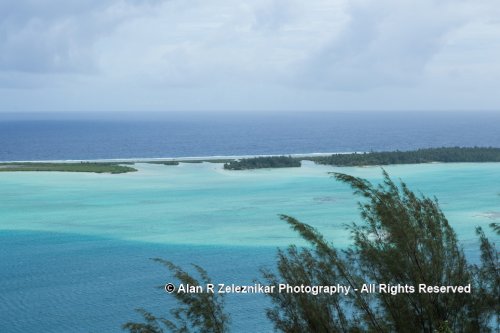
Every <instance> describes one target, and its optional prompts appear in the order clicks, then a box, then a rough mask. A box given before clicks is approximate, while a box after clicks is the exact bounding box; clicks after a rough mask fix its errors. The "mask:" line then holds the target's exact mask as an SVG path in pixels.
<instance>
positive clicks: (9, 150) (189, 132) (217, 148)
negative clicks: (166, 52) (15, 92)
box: [0, 112, 500, 161]
mask: <svg viewBox="0 0 500 333" xmlns="http://www.w3.org/2000/svg"><path fill="white" fill-rule="evenodd" d="M499 125H500V113H493V112H333V113H326V112H302V113H299V112H294V113H286V112H275V113H165V114H152V113H144V114H140V113H136V114H113V113H102V114H97V113H93V114H31V115H30V114H28V115H19V114H18V115H15V114H0V161H13V160H14V161H18V160H81V159H114V158H118V159H121V158H149V157H190V156H230V155H260V154H297V153H299V154H300V153H328V152H352V151H371V150H374V151H381V150H395V149H400V150H408V149H415V148H425V147H439V146H496V147H498V146H500V131H499V130H498V127H499Z"/></svg>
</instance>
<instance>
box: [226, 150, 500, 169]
mask: <svg viewBox="0 0 500 333" xmlns="http://www.w3.org/2000/svg"><path fill="white" fill-rule="evenodd" d="M303 160H308V161H313V162H314V163H316V164H323V165H333V166H342V167H345V166H373V165H390V164H419V163H433V162H442V163H458V162H500V148H492V147H486V148H484V147H470V148H469V147H466V148H464V147H450V148H448V147H443V148H428V149H418V150H412V151H399V150H398V151H390V152H369V153H351V154H332V155H328V156H305V157H292V156H271V157H254V158H243V159H240V160H236V161H234V162H229V163H226V164H224V169H227V170H247V169H259V168H286V167H299V166H300V161H303Z"/></svg>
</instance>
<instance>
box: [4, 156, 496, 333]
mask: <svg viewBox="0 0 500 333" xmlns="http://www.w3.org/2000/svg"><path fill="white" fill-rule="evenodd" d="M136 166H137V168H138V169H139V171H138V172H135V173H128V174H119V175H105V174H85V173H57V172H53V173H50V172H26V173H21V172H19V173H0V190H1V191H2V200H1V201H0V258H1V260H0V332H6V333H10V332H120V331H121V329H120V325H121V324H123V323H124V322H125V321H127V320H131V319H138V316H137V315H136V314H134V308H137V307H144V308H147V309H148V310H152V311H153V312H155V313H164V314H167V312H168V309H169V307H171V306H172V305H173V302H172V297H169V296H168V295H166V294H165V293H164V292H163V291H162V290H160V289H157V288H155V287H156V286H160V285H162V284H164V283H166V282H167V281H169V274H168V272H167V270H166V269H164V268H163V267H161V266H159V265H158V264H155V263H153V262H151V261H150V260H148V258H153V257H162V258H166V259H169V260H172V261H174V262H175V263H177V264H180V265H182V266H184V267H187V265H188V264H189V263H196V264H200V265H202V266H204V267H205V268H206V269H207V270H208V271H209V273H210V275H211V276H212V277H213V279H214V282H216V283H219V282H221V283H245V284H251V283H252V281H253V280H254V279H255V278H258V277H259V268H260V267H269V268H272V265H273V262H274V259H275V252H276V248H277V247H285V246H287V245H288V244H292V243H295V244H302V243H301V241H300V239H299V238H298V237H297V236H296V235H295V234H294V233H293V232H292V231H290V230H289V228H288V227H287V226H286V225H285V224H284V222H282V221H280V219H279V217H278V214H289V215H292V216H294V217H296V218H298V219H300V220H301V221H303V222H306V223H309V224H311V225H313V226H315V227H317V228H318V229H319V230H320V231H321V232H323V233H324V234H325V236H326V237H327V238H328V239H329V240H331V241H332V242H333V243H335V244H337V245H338V246H346V245H347V244H348V243H349V237H348V234H347V233H346V232H345V230H344V229H343V224H345V223H350V222H352V221H359V216H358V212H357V210H356V209H357V208H356V201H357V199H356V198H354V197H353V196H352V194H351V190H350V189H349V188H348V187H347V186H346V185H344V184H341V183H338V182H336V181H335V180H333V179H331V177H330V175H329V174H328V173H329V172H332V171H335V172H345V173H349V174H352V175H356V176H361V177H364V178H367V179H369V180H371V181H374V182H377V181H379V180H380V179H381V169H380V168H378V167H364V168H336V167H329V166H317V165H314V164H312V163H310V162H303V166H302V167H301V168H287V169H274V170H269V169H263V170H251V171H226V170H223V168H222V165H221V164H213V163H199V164H195V163H181V164H180V165H179V166H163V165H154V164H137V165H136ZM386 170H387V171H388V172H389V173H390V175H391V176H393V177H396V178H397V177H400V178H402V179H403V180H404V181H405V182H406V183H407V184H408V185H409V186H410V187H411V188H412V189H414V190H418V191H421V192H422V193H424V194H426V195H428V196H436V197H437V198H438V199H439V202H440V205H441V207H442V209H443V211H444V212H445V214H446V216H447V217H448V219H449V221H450V223H451V224H452V226H453V227H454V228H455V230H456V231H457V234H458V237H459V238H460V240H461V241H462V242H463V244H464V248H465V251H466V253H467V255H468V256H469V257H470V258H471V259H472V260H477V242H476V237H475V235H474V228H475V226H486V225H487V224H489V223H491V222H493V221H498V220H499V219H500V195H499V194H500V164H498V163H470V164H467V163H455V164H422V165H398V166H388V167H386ZM227 305H228V310H229V311H230V312H231V314H232V322H233V331H234V332H247V331H248V328H249V327H251V328H252V330H251V331H253V332H269V331H271V330H272V327H271V325H270V324H269V322H268V321H267V319H266V318H265V307H266V306H268V303H267V300H266V299H265V298H263V297H262V296H255V295H228V297H227Z"/></svg>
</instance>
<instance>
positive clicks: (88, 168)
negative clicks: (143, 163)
mask: <svg viewBox="0 0 500 333" xmlns="http://www.w3.org/2000/svg"><path fill="white" fill-rule="evenodd" d="M10 171H61V172H93V173H112V174H117V173H126V172H134V171H137V169H134V168H132V167H130V166H125V165H120V163H108V162H79V163H74V162H72V163H69V162H67V163H45V162H22V163H21V162H20V163H0V172H10Z"/></svg>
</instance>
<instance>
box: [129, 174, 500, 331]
mask: <svg viewBox="0 0 500 333" xmlns="http://www.w3.org/2000/svg"><path fill="white" fill-rule="evenodd" d="M333 175H334V177H335V178H336V179H337V180H338V181H341V182H343V183H346V184H347V185H349V186H350V187H351V188H352V189H353V192H354V194H355V195H357V196H359V197H361V198H362V199H361V202H360V203H359V210H360V213H361V219H362V222H361V223H353V224H351V225H348V226H346V228H347V229H348V230H349V231H350V233H351V235H352V240H353V244H352V245H351V246H349V247H348V248H345V249H338V248H336V247H335V245H334V244H332V243H331V242H329V241H328V240H327V239H325V237H324V236H323V235H322V234H321V233H320V232H319V231H318V230H316V229H315V228H313V227H312V226H309V225H307V224H305V223H302V222H300V221H298V220H296V219H295V218H293V217H291V216H287V215H281V219H282V220H283V221H285V222H286V223H287V224H288V225H289V226H290V227H291V228H292V229H293V230H295V231H296V232H297V233H298V234H299V235H300V236H301V237H302V238H303V239H304V240H306V241H307V242H308V244H309V246H306V247H297V246H294V245H291V246H289V247H288V248H287V249H279V250H278V255H277V261H276V268H275V269H272V270H269V269H264V270H262V277H261V281H262V284H265V285H274V286H278V285H279V284H289V285H309V286H312V285H325V286H328V285H336V284H341V285H346V286H350V287H352V290H355V289H357V290H361V288H362V285H363V284H366V283H370V284H375V285H379V284H390V285H392V286H418V285H420V284H424V285H426V286H467V285H470V286H471V291H472V292H471V293H453V292H451V293H436V292H398V293H384V292H378V293H377V292H376V293H359V292H350V293H348V294H347V295H343V294H340V295H339V294H331V295H330V294H317V295H313V294H308V293H278V292H273V293H269V294H266V296H267V297H269V298H270V300H271V303H272V305H271V307H270V308H268V309H267V318H268V320H270V321H271V322H272V324H273V326H274V329H275V330H276V331H277V332H283V333H337V332H338V333H361V332H367V333H368V332H377V333H392V332H403V333H406V332H412V333H413V332H420V333H452V332H466V333H468V332H471V333H472V332H474V333H476V332H498V331H499V329H500V327H499V325H500V300H499V297H500V267H499V253H498V251H497V250H496V247H495V244H494V243H492V242H490V241H489V240H488V238H487V237H486V235H485V232H484V231H483V230H482V229H481V228H480V227H478V228H477V229H476V233H477V236H478V240H479V253H480V258H479V259H478V260H477V262H474V263H471V262H469V261H468V260H467V258H466V257H465V255H464V252H463V249H462V244H460V242H459V240H458V239H457V236H456V234H455V231H454V230H453V228H452V227H451V226H450V224H449V223H448V220H447V218H446V217H445V215H444V214H443V212H442V211H441V209H440V207H439V204H438V201H437V199H431V198H428V197H425V196H423V195H417V194H415V193H414V192H412V191H411V190H410V189H409V188H408V187H407V186H406V184H404V183H402V182H401V183H400V184H396V183H394V182H393V181H392V180H391V179H390V177H389V176H388V175H387V173H385V171H384V179H383V182H382V183H381V184H379V185H374V184H371V183H370V182H368V181H367V180H365V179H361V178H357V177H352V176H350V175H346V174H340V173H334V174H333ZM493 227H494V228H493V234H496V235H498V234H500V230H499V227H498V224H494V225H493ZM156 261H157V262H160V263H161V264H163V265H165V266H166V267H167V268H168V269H169V270H170V272H171V273H172V275H173V277H174V278H176V279H177V281H178V282H179V283H183V284H189V285H192V286H204V285H206V284H209V283H213V282H212V280H211V279H210V276H209V274H208V273H207V272H206V271H205V270H204V269H203V268H202V267H200V266H197V265H193V267H194V269H193V270H189V271H188V270H185V269H183V268H182V267H180V266H177V265H175V264H173V263H171V262H169V261H166V260H163V259H156ZM277 289H278V288H276V290H277ZM172 295H173V297H175V299H176V301H177V303H178V307H177V308H174V309H171V310H170V311H169V313H167V315H166V316H157V315H155V314H153V313H151V312H148V311H146V310H144V309H138V312H139V313H140V314H141V315H142V317H143V320H142V321H141V322H133V321H132V322H128V323H126V324H124V325H123V328H124V329H125V330H126V331H128V332H130V333H165V332H175V333H187V332H204V333H227V332H230V329H231V326H230V314H229V313H227V312H226V310H225V308H224V295H223V294H217V293H209V292H201V293H183V292H178V293H177V292H174V293H172ZM263 320H264V318H263ZM250 331H251V329H249V332H250Z"/></svg>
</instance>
